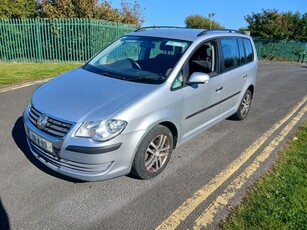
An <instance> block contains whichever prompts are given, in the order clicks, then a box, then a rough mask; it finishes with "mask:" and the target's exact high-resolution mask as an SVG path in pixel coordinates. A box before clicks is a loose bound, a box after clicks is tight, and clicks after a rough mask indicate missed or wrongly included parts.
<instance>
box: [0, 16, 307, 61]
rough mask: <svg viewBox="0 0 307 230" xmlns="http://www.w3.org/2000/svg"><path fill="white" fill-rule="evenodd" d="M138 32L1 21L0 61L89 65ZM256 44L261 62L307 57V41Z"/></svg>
mask: <svg viewBox="0 0 307 230" xmlns="http://www.w3.org/2000/svg"><path fill="white" fill-rule="evenodd" d="M135 29H136V26H134V25H126V24H121V23H114V22H107V21H103V20H94V19H38V18H37V19H8V20H5V19H0V62H85V61H86V60H88V59H89V58H90V57H92V56H93V55H94V54H95V53H97V52H98V51H99V50H101V49H102V48H103V47H105V46H106V45H108V44H109V43H110V42H112V41H114V40H115V39H116V38H118V37H120V36H122V35H124V34H125V33H128V32H130V31H133V30H135ZM254 41H255V45H256V49H257V52H258V56H259V58H260V59H270V60H288V61H298V59H299V58H302V57H303V55H304V53H305V54H306V55H307V41H288V40H272V39H260V38H254ZM304 56H305V55H304ZM306 59H307V57H306Z"/></svg>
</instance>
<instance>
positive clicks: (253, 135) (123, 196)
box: [0, 63, 307, 230]
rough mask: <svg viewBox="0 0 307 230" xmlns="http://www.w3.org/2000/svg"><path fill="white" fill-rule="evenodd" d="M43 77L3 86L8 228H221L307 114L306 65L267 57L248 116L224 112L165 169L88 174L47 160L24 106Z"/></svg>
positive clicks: (0, 148) (1, 224)
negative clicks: (31, 141)
mask: <svg viewBox="0 0 307 230" xmlns="http://www.w3.org/2000/svg"><path fill="white" fill-rule="evenodd" d="M39 84H40V82H33V83H32V84H28V83H27V84H24V85H23V84H19V85H18V86H17V87H14V86H10V87H9V88H7V87H6V88H3V87H2V88H1V90H0V229H1V230H2V229H192V228H193V229H217V228H218V225H219V223H220V222H221V221H222V220H225V218H226V217H227V215H228V214H229V212H231V210H232V209H233V207H236V206H237V205H238V204H240V202H241V201H242V198H243V197H244V195H245V194H246V191H247V190H248V188H249V187H250V186H251V185H252V184H253V183H254V182H255V181H256V180H257V179H258V178H259V177H260V176H261V175H263V174H264V173H265V172H267V170H269V169H270V168H271V167H272V164H273V163H274V161H275V160H276V158H277V156H278V152H279V151H280V150H281V149H282V148H283V147H284V145H285V143H286V141H287V140H288V138H290V137H291V135H292V134H293V132H294V131H295V130H296V129H297V128H298V127H299V125H300V124H301V123H302V122H303V121H307V115H306V110H307V109H306V108H307V97H306V96H307V67H306V65H302V64H296V63H261V64H260V65H259V73H258V79H257V86H256V92H255V97H254V100H253V102H252V107H251V111H250V113H249V115H248V116H247V118H246V119H245V120H243V121H233V120H225V121H223V122H221V123H219V124H218V125H216V126H214V127H213V128H211V129H209V130H207V131H205V132H204V133H202V134H200V135H199V136H197V137H196V138H194V139H193V140H191V141H189V142H187V143H186V144H184V145H182V146H180V147H178V148H177V149H175V151H174V152H173V155H172V158H171V161H170V162H169V164H168V166H167V168H166V169H165V171H164V172H163V173H162V174H160V175H159V176H158V177H156V178H154V179H152V180H148V181H142V180H138V179H135V178H133V177H129V176H122V177H119V178H116V179H112V180H108V181H99V182H79V181H75V180H73V179H70V178H67V177H64V176H61V175H59V174H57V173H55V172H53V171H51V170H49V169H48V168H46V167H45V166H44V165H42V164H40V162H38V161H37V160H36V159H35V158H34V157H33V156H32V154H31V152H30V151H29V148H28V147H27V144H26V139H25V133H24V130H23V122H22V118H21V116H22V113H23V111H24V109H25V107H26V105H27V104H28V103H29V101H30V98H31V94H32V93H33V91H34V90H35V89H36V88H37V87H38V86H39Z"/></svg>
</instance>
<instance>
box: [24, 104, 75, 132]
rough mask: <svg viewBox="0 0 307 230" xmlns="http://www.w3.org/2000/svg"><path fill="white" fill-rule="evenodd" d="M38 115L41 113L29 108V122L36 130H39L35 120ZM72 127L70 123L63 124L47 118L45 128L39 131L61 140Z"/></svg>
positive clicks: (32, 107)
mask: <svg viewBox="0 0 307 230" xmlns="http://www.w3.org/2000/svg"><path fill="white" fill-rule="evenodd" d="M40 115H42V113H41V112H39V111H38V110H37V109H35V108H34V106H31V107H30V112H29V120H30V121H31V123H32V124H33V125H34V126H35V127H37V128H38V129H41V128H39V127H38V125H37V120H38V118H39V116H40ZM72 125H73V124H71V123H67V122H63V121H60V120H57V119H54V118H51V117H48V118H47V123H46V125H45V127H44V128H43V129H41V130H42V131H44V132H46V133H48V134H49V135H51V136H54V137H57V138H63V137H64V136H65V135H66V134H67V133H68V132H69V130H70V128H71V127H72Z"/></svg>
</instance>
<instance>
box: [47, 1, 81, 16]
mask: <svg viewBox="0 0 307 230" xmlns="http://www.w3.org/2000/svg"><path fill="white" fill-rule="evenodd" d="M41 17H43V18H74V17H76V14H75V11H74V6H73V3H72V0H42V3H41Z"/></svg>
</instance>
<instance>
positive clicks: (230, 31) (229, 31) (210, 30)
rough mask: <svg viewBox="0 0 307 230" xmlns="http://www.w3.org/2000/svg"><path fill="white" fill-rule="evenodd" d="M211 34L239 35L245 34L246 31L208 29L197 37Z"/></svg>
mask: <svg viewBox="0 0 307 230" xmlns="http://www.w3.org/2000/svg"><path fill="white" fill-rule="evenodd" d="M210 32H228V33H239V34H245V35H246V33H244V31H241V30H233V29H207V30H204V31H202V32H200V33H199V34H198V35H197V37H200V36H202V35H205V34H207V33H210Z"/></svg>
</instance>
